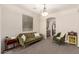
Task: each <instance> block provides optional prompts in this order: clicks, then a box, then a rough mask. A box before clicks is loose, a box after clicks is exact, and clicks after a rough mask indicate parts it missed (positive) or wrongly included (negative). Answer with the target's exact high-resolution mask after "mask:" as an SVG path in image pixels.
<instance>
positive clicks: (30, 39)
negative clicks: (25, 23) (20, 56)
mask: <svg viewBox="0 0 79 59" xmlns="http://www.w3.org/2000/svg"><path fill="white" fill-rule="evenodd" d="M35 33H36V32H33V33H20V34H19V35H18V36H17V40H18V42H19V44H20V45H21V46H22V47H26V46H28V45H30V44H32V43H35V42H38V41H40V40H42V39H43V35H42V34H39V36H35V35H34V34H35ZM22 35H24V36H25V37H26V39H25V41H24V40H23V38H22Z"/></svg>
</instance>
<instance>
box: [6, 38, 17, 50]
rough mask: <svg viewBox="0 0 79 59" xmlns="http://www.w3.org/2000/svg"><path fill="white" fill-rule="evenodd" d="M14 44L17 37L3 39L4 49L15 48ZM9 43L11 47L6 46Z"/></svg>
mask: <svg viewBox="0 0 79 59" xmlns="http://www.w3.org/2000/svg"><path fill="white" fill-rule="evenodd" d="M16 44H18V41H17V39H5V50H9V49H11V48H15V47H16ZM9 45H12V47H11V48H8V46H9Z"/></svg>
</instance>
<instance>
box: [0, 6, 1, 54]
mask: <svg viewBox="0 0 79 59" xmlns="http://www.w3.org/2000/svg"><path fill="white" fill-rule="evenodd" d="M0 53H1V7H0Z"/></svg>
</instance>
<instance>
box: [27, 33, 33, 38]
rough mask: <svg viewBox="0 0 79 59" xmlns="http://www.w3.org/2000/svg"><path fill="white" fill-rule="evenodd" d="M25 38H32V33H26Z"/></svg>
mask: <svg viewBox="0 0 79 59" xmlns="http://www.w3.org/2000/svg"><path fill="white" fill-rule="evenodd" d="M26 36H27V38H33V37H34V33H27V35H26Z"/></svg>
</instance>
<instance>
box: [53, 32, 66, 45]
mask: <svg viewBox="0 0 79 59" xmlns="http://www.w3.org/2000/svg"><path fill="white" fill-rule="evenodd" d="M65 36H66V34H63V35H61V32H59V33H57V35H54V37H53V41H54V42H55V43H57V44H58V45H62V44H65Z"/></svg>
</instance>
